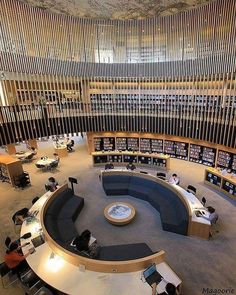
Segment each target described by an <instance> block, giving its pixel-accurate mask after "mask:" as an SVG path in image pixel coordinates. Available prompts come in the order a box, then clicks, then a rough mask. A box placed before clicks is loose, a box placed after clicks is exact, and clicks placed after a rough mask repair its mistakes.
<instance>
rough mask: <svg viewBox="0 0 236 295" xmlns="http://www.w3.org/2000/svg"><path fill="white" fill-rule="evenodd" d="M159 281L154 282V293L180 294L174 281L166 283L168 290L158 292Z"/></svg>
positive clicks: (160, 294)
mask: <svg viewBox="0 0 236 295" xmlns="http://www.w3.org/2000/svg"><path fill="white" fill-rule="evenodd" d="M156 289H157V283H154V284H152V295H156V294H158V295H179V292H178V290H177V289H176V287H175V285H173V284H172V283H167V284H166V288H165V289H166V291H165V292H162V293H157V290H156Z"/></svg>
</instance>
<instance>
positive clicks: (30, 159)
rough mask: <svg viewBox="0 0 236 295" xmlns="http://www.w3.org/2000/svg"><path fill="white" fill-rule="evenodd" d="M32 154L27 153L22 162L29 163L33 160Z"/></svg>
mask: <svg viewBox="0 0 236 295" xmlns="http://www.w3.org/2000/svg"><path fill="white" fill-rule="evenodd" d="M33 157H34V154H31V155H28V156H27V157H25V158H24V160H23V161H24V162H26V163H29V162H31V161H32V160H33Z"/></svg>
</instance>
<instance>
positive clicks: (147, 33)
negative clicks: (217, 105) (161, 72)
mask: <svg viewBox="0 0 236 295" xmlns="http://www.w3.org/2000/svg"><path fill="white" fill-rule="evenodd" d="M0 8H1V11H2V13H1V24H2V25H1V30H0V36H1V39H2V42H1V43H0V50H1V51H2V52H4V53H6V55H5V54H4V55H3V57H4V59H3V63H2V66H3V68H4V70H10V71H11V70H13V69H14V70H15V71H18V70H19V69H18V64H17V62H16V59H15V58H14V56H15V55H19V56H22V57H23V58H24V59H25V63H26V64H27V63H28V62H27V61H28V58H31V57H36V59H30V60H29V61H30V62H33V63H34V64H35V66H36V67H35V68H36V69H37V71H41V72H42V73H47V72H46V70H45V65H42V64H41V62H40V64H38V65H37V63H38V62H37V58H42V59H44V58H46V59H49V60H50V62H53V63H54V62H55V63H56V64H57V62H58V61H66V62H68V61H70V62H85V63H88V62H91V63H160V64H161V63H163V62H171V63H173V64H174V62H176V61H182V62H185V61H188V60H191V61H192V62H194V63H195V60H201V59H203V60H204V59H205V58H207V59H208V58H211V60H212V65H214V64H215V62H217V63H218V62H219V65H222V68H219V69H218V72H226V70H227V71H229V72H230V71H231V69H232V67H233V66H234V64H233V58H234V56H235V47H234V46H233V44H234V42H235V40H234V36H235V27H234V22H235V14H236V3H235V1H234V0H227V1H221V0H216V1H213V2H212V3H210V4H208V5H203V6H202V7H199V8H197V9H193V10H190V11H187V12H185V13H179V14H175V15H171V16H166V17H159V18H153V19H147V20H126V21H119V20H95V19H79V18H74V17H70V16H63V15H58V14H51V13H47V12H45V11H43V10H42V9H37V8H34V7H30V6H27V5H24V4H21V3H20V2H19V1H13V0H3V1H1V3H0ZM29 23H30V25H29ZM17 57H18V56H17ZM7 58H8V61H6V59H7ZM9 61H10V63H9ZM51 65H52V64H51ZM209 66H210V67H211V64H210V63H209ZM203 67H204V65H203ZM21 68H22V67H21ZM50 68H51V67H50ZM25 70H26V68H25ZM199 70H200V71H201V68H199Z"/></svg>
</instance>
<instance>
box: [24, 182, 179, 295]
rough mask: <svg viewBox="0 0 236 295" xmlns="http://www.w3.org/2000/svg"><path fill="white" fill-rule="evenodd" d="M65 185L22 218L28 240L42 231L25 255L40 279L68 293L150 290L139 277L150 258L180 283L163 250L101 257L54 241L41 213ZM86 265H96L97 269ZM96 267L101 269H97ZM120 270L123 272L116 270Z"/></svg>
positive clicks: (160, 286)
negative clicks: (138, 255) (117, 258)
mask: <svg viewBox="0 0 236 295" xmlns="http://www.w3.org/2000/svg"><path fill="white" fill-rule="evenodd" d="M66 189H67V185H65V186H63V187H60V188H58V189H57V190H56V191H55V192H53V193H51V192H47V193H46V194H44V195H43V196H42V197H41V198H40V199H39V200H38V201H37V202H36V203H35V204H34V205H33V206H32V208H31V210H30V211H31V212H32V211H39V213H38V214H37V216H36V218H35V220H34V221H33V222H30V223H27V222H26V221H25V222H24V223H23V225H22V228H21V235H23V234H25V233H27V232H31V233H32V237H31V238H30V239H29V241H30V240H31V239H32V238H33V237H35V236H38V235H39V233H40V232H41V231H43V234H44V235H45V239H46V241H45V243H44V244H42V245H41V246H39V247H37V248H36V252H35V253H33V254H32V255H30V256H28V257H27V262H28V264H29V266H30V267H31V268H32V270H33V271H34V272H35V273H36V274H37V275H38V276H39V277H40V278H41V279H42V280H43V281H45V282H46V283H48V284H49V285H51V286H52V287H54V288H56V289H57V290H60V291H61V292H64V293H66V294H70V295H78V294H94V292H96V295H110V294H113V295H118V294H122V295H130V290H132V293H134V294H136V295H143V294H149V293H150V286H149V285H148V284H147V283H143V282H142V280H141V279H140V278H141V276H142V271H143V269H144V268H146V267H147V266H148V265H150V263H151V262H156V267H157V270H158V271H159V273H160V274H161V275H162V276H163V277H164V278H165V279H166V280H167V281H169V282H172V283H173V284H175V285H176V286H179V287H181V283H182V282H181V280H180V279H179V277H178V276H177V275H176V274H175V272H174V271H173V270H172V269H171V268H170V267H169V266H168V264H167V263H166V262H164V254H165V253H164V251H160V252H158V253H154V254H152V255H150V256H149V257H144V258H143V259H136V260H131V261H100V260H95V259H90V258H86V257H82V256H80V255H78V254H75V253H72V252H69V251H68V250H66V249H63V248H62V247H61V246H60V245H58V244H57V243H56V241H53V240H52V238H51V237H50V235H49V234H48V232H47V230H46V228H45V226H44V224H43V223H44V222H43V220H44V214H45V210H47V206H48V204H50V201H52V200H53V199H55V198H57V197H58V196H59V195H60V194H61V193H62V192H63V191H65V190H66ZM24 242H25V241H24ZM27 242H28V241H27ZM29 247H30V248H31V247H32V245H29V246H26V247H24V248H23V251H24V253H26V252H27V251H28V248H29ZM137 268H138V270H137ZM89 269H93V270H94V269H97V271H93V270H89ZM99 269H103V270H104V271H99ZM125 269H126V270H125ZM133 269H136V270H133ZM120 271H122V273H119V272H120ZM114 272H117V273H114ZM165 285H166V282H165V281H161V282H160V283H159V284H158V286H157V291H158V292H159V293H160V292H163V291H164V289H165Z"/></svg>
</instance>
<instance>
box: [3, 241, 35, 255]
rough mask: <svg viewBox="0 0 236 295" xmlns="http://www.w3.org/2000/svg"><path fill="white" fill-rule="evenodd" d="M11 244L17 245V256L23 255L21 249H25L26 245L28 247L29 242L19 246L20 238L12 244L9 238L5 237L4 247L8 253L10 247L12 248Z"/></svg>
mask: <svg viewBox="0 0 236 295" xmlns="http://www.w3.org/2000/svg"><path fill="white" fill-rule="evenodd" d="M13 244H16V245H17V252H18V253H19V254H21V255H23V253H22V248H23V247H25V246H27V245H29V244H30V242H28V243H24V244H23V245H22V246H21V244H20V238H19V239H18V240H15V241H13V242H12V241H11V238H9V237H7V238H6V240H5V245H6V247H7V250H8V251H10V247H13V246H12V245H13Z"/></svg>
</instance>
